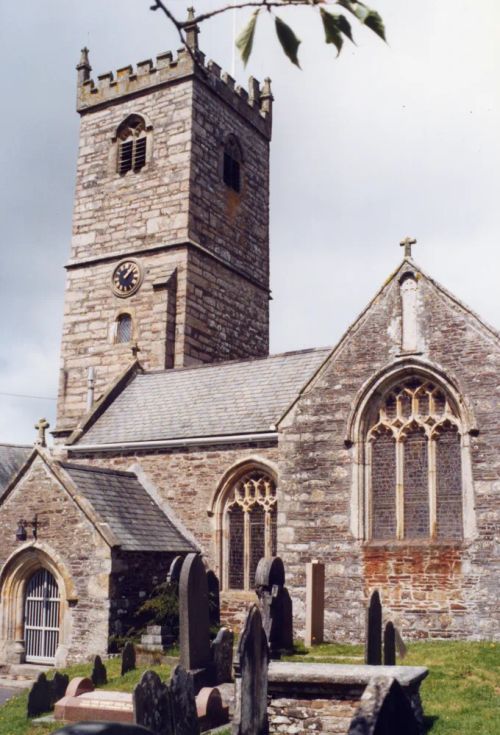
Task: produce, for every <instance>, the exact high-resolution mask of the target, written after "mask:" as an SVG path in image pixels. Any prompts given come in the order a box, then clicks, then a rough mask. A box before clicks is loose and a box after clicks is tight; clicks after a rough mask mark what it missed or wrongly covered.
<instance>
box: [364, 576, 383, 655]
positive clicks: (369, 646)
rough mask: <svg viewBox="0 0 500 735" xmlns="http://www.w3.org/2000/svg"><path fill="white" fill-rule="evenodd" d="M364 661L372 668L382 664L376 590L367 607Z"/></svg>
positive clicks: (380, 620) (380, 615) (378, 605)
mask: <svg viewBox="0 0 500 735" xmlns="http://www.w3.org/2000/svg"><path fill="white" fill-rule="evenodd" d="M365 661H366V663H367V664H371V665H372V666H380V665H381V663H382V605H381V602H380V595H379V593H378V590H375V592H374V593H373V594H372V596H371V598H370V604H369V605H368V612H367V616H366V648H365Z"/></svg>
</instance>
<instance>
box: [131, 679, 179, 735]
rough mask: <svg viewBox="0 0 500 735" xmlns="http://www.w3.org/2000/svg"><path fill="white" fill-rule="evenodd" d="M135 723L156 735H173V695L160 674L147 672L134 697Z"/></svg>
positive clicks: (136, 688)
mask: <svg viewBox="0 0 500 735" xmlns="http://www.w3.org/2000/svg"><path fill="white" fill-rule="evenodd" d="M132 701H133V706H134V722H136V723H137V724H138V725H142V726H143V727H147V728H148V729H149V730H151V731H152V732H154V733H156V735H169V734H171V735H173V733H174V721H173V711H172V701H171V694H170V691H169V689H168V687H167V685H166V684H164V683H163V682H162V681H161V679H160V677H159V676H158V674H156V673H155V672H154V671H146V672H145V673H144V674H143V675H142V677H141V680H140V682H139V683H138V684H137V686H136V687H135V689H134V692H133V695H132Z"/></svg>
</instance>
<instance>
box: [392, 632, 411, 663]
mask: <svg viewBox="0 0 500 735" xmlns="http://www.w3.org/2000/svg"><path fill="white" fill-rule="evenodd" d="M394 635H395V638H396V649H397V651H398V656H399V658H401V659H403V658H404V657H405V656H406V654H407V653H408V649H407V647H406V643H405V642H404V640H403V638H402V637H401V633H400V632H399V630H398V629H397V628H394Z"/></svg>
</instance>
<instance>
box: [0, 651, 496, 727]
mask: <svg viewBox="0 0 500 735" xmlns="http://www.w3.org/2000/svg"><path fill="white" fill-rule="evenodd" d="M362 657H363V648H362V646H352V645H348V644H342V643H331V644H323V645H320V646H315V647H314V648H312V649H309V650H308V649H306V648H304V647H303V646H302V645H300V644H299V645H298V646H297V647H296V652H295V654H294V655H293V656H290V657H288V658H287V660H289V661H304V662H305V661H310V662H313V661H314V662H318V663H343V664H345V663H360V662H361V661H362ZM398 663H403V664H406V665H407V666H427V667H428V669H429V671H430V673H429V676H428V677H427V679H425V681H424V682H423V684H422V687H421V690H420V691H421V694H422V701H423V705H424V712H425V715H426V719H427V725H428V728H429V730H428V732H429V734H430V735H498V733H500V644H498V643H497V644H495V643H462V642H455V641H453V642H450V641H439V642H432V643H410V644H409V646H408V654H407V656H406V657H405V659H404V661H400V660H398ZM120 665H121V661H120V659H118V658H116V659H111V660H110V661H108V662H107V663H106V668H107V670H108V684H107V685H106V687H104V688H106V689H114V690H116V691H124V692H130V691H132V689H133V688H134V686H135V685H136V684H137V682H138V681H139V679H140V677H141V675H142V673H143V671H145V670H146V668H152V669H153V670H154V671H156V672H157V673H158V674H159V675H160V677H161V678H162V679H163V680H165V679H168V677H169V675H170V668H169V667H168V666H153V667H145V666H143V667H141V668H138V669H136V670H135V671H130V672H129V673H128V674H126V675H125V676H124V677H120ZM90 669H91V666H90V664H82V665H79V666H72V667H71V668H69V669H65V672H64V673H67V674H68V675H69V676H70V678H72V677H74V676H88V675H89V674H90ZM27 698H28V695H27V692H23V693H22V694H20V695H18V696H16V697H13V698H12V699H11V700H9V701H8V702H7V703H6V704H5V705H4V706H3V707H0V735H44V734H45V733H50V732H53V731H54V730H55V729H56V728H55V727H54V725H53V724H51V725H32V724H31V722H30V721H29V720H27V718H26V701H27Z"/></svg>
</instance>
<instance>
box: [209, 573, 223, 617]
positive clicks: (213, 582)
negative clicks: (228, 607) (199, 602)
mask: <svg viewBox="0 0 500 735" xmlns="http://www.w3.org/2000/svg"><path fill="white" fill-rule="evenodd" d="M207 585H208V616H209V620H210V627H211V628H218V627H219V626H220V590H219V579H218V577H217V575H216V574H215V572H213V571H212V570H211V569H209V570H208V572H207Z"/></svg>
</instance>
